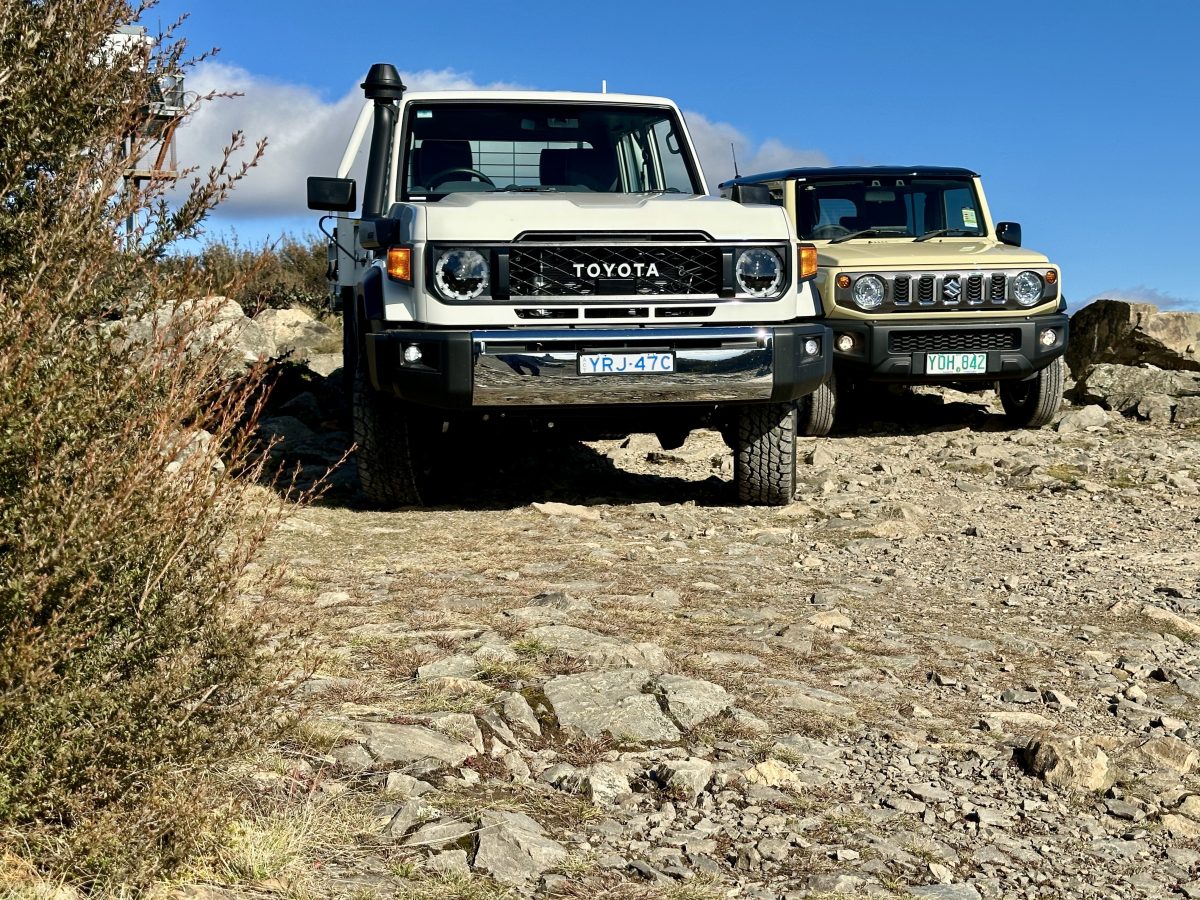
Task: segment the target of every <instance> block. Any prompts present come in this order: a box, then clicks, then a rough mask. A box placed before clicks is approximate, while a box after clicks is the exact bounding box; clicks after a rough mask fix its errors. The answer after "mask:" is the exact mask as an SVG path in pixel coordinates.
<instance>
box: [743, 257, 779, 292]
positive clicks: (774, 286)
mask: <svg viewBox="0 0 1200 900" xmlns="http://www.w3.org/2000/svg"><path fill="white" fill-rule="evenodd" d="M734 277H735V278H736V279H737V283H738V288H739V289H740V290H741V291H742V293H744V294H749V295H750V296H751V297H769V296H771V295H772V294H774V293H775V292H776V291H778V290H779V286H780V285H781V284H783V260H781V259H780V258H779V254H778V253H776V252H775V251H774V250H768V249H767V248H766V247H755V248H754V249H752V250H747V251H746V252H745V253H743V254H742V255H741V256H739V257H738V261H737V266H735V267H734Z"/></svg>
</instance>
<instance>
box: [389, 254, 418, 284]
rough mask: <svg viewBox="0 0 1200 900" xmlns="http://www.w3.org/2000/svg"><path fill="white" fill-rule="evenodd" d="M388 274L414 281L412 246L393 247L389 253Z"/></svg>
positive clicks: (398, 278) (398, 279)
mask: <svg viewBox="0 0 1200 900" xmlns="http://www.w3.org/2000/svg"><path fill="white" fill-rule="evenodd" d="M387 270H388V274H389V275H391V276H392V277H393V278H395V279H396V280H397V281H409V282H411V281H412V248H411V247H391V248H389V249H388V255H387Z"/></svg>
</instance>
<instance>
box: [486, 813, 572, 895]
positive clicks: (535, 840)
mask: <svg viewBox="0 0 1200 900" xmlns="http://www.w3.org/2000/svg"><path fill="white" fill-rule="evenodd" d="M566 857H567V850H566V848H565V847H563V845H562V844H560V843H558V841H555V840H551V839H550V838H548V837H546V832H545V830H544V829H543V828H542V826H541V825H539V824H538V823H537V822H536V821H534V820H533V819H531V818H529V816H527V815H525V814H524V813H519V812H502V811H493V812H485V813H484V814H483V815H482V816H480V819H479V834H478V837H477V839H476V850H475V869H476V871H478V872H483V873H484V874H486V875H490V876H491V877H492V878H495V879H496V880H497V881H499V882H501V883H502V884H509V885H513V886H514V887H523V886H525V885H527V884H529V883H530V882H532V881H535V880H536V879H538V878H539V877H540V876H541V874H542V873H543V872H545V871H546V870H547V869H551V868H553V867H554V866H557V865H558V864H559V863H561V862H562V861H563V860H564V859H566Z"/></svg>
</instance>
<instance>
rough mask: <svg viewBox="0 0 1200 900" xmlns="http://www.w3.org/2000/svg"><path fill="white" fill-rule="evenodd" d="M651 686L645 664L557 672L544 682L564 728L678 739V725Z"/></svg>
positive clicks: (620, 737)
mask: <svg viewBox="0 0 1200 900" xmlns="http://www.w3.org/2000/svg"><path fill="white" fill-rule="evenodd" d="M650 690H653V681H652V676H651V673H650V672H648V671H646V670H645V669H616V670H614V671H611V672H585V673H583V674H581V675H560V676H559V677H557V678H554V679H552V680H551V681H549V682H547V684H546V687H545V692H546V700H547V701H549V703H550V706H551V708H552V709H553V710H554V715H555V716H557V717H558V722H559V725H561V726H562V727H563V728H567V729H572V728H573V729H577V730H578V731H581V732H583V733H584V734H585V735H587V736H588V737H591V738H597V737H600V736H602V735H609V736H610V737H613V738H616V739H617V740H623V739H627V740H634V741H642V742H647V741H677V740H679V738H680V737H681V735H680V731H679V729H678V728H676V727H675V724H674V723H673V722H672V721H671V720H670V719H669V718H667V716H666V715H665V714H664V713H663V711H662V708H661V707H660V706H659V705H658V700H657V698H655V697H654V695H653V694H652V693H649V691H650Z"/></svg>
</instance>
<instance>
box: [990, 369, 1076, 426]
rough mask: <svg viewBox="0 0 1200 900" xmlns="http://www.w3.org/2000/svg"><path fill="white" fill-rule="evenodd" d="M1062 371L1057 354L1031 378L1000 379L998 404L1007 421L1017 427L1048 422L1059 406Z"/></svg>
mask: <svg viewBox="0 0 1200 900" xmlns="http://www.w3.org/2000/svg"><path fill="white" fill-rule="evenodd" d="M1064 372H1065V367H1064V366H1063V359H1062V357H1061V356H1060V357H1058V358H1056V359H1055V360H1054V362H1052V363H1050V365H1048V366H1046V368H1044V369H1042V370H1041V371H1039V372H1038V373H1037V374H1036V375H1034V376H1033V377H1032V378H1029V379H1027V380H1025V381H1002V382H1000V384H999V387H998V389H997V390H998V393H999V394H1000V405H1001V406H1003V407H1004V414H1005V415H1006V416H1008V421H1009V422H1010V423H1011V424H1012V425H1013V426H1014V427H1017V428H1041V427H1042V426H1043V425H1048V424H1049V423H1050V420H1051V419H1053V418H1054V414H1055V413H1056V412H1058V408H1059V407H1060V406H1062V396H1063V380H1064V378H1065V374H1064Z"/></svg>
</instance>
